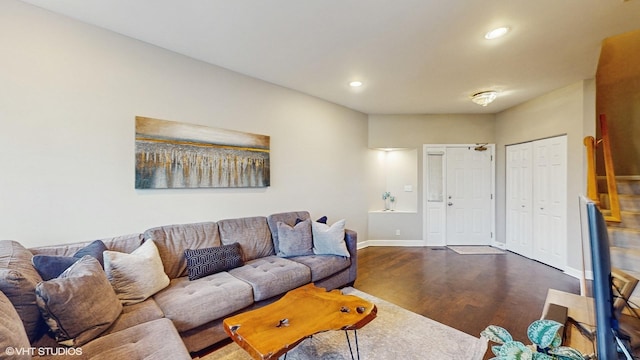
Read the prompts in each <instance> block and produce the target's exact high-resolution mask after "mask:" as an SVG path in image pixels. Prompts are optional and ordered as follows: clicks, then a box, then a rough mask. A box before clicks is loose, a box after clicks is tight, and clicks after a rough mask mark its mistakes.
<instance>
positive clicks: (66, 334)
mask: <svg viewBox="0 0 640 360" xmlns="http://www.w3.org/2000/svg"><path fill="white" fill-rule="evenodd" d="M36 296H37V302H38V306H39V308H40V311H41V312H42V316H43V317H44V319H45V321H46V322H47V324H48V325H49V327H50V328H51V330H52V331H53V333H54V334H55V337H56V340H57V341H58V342H59V343H60V344H62V345H66V346H82V345H83V344H85V343H86V342H88V341H91V340H92V339H94V338H96V337H97V336H98V335H100V334H101V333H102V332H104V331H105V330H107V329H108V328H109V327H110V326H111V324H113V322H114V321H116V319H117V318H118V316H120V313H121V312H122V305H121V304H120V301H119V300H118V297H117V296H116V293H115V292H114V291H113V288H112V287H111V284H110V283H109V280H107V276H106V275H105V273H104V271H103V270H102V266H100V263H99V262H98V260H96V259H95V258H94V257H91V256H89V255H87V256H84V257H83V258H82V259H80V260H78V261H77V262H76V263H74V264H73V265H71V266H70V267H69V268H68V269H67V270H65V271H64V272H63V273H62V274H60V276H59V277H57V278H55V279H51V280H48V281H43V282H41V283H39V284H38V286H36Z"/></svg>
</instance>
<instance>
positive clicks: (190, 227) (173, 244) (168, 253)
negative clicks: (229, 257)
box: [144, 222, 222, 279]
mask: <svg viewBox="0 0 640 360" xmlns="http://www.w3.org/2000/svg"><path fill="white" fill-rule="evenodd" d="M144 237H145V239H147V240H153V242H155V243H156V246H157V247H158V252H159V253H160V258H161V259H162V264H163V266H164V272H165V273H166V274H167V275H168V276H169V278H170V279H175V278H179V277H182V276H186V275H187V261H186V259H185V257H184V251H185V250H186V249H204V248H210V247H214V246H220V245H222V243H221V242H220V234H219V233H218V226H217V225H216V223H215V222H201V223H194V224H182V225H169V226H161V227H156V228H151V229H149V230H147V231H145V232H144Z"/></svg>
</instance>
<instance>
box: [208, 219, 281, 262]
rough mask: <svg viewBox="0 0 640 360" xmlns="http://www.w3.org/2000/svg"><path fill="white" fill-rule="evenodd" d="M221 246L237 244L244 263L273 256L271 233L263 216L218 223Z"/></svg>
mask: <svg viewBox="0 0 640 360" xmlns="http://www.w3.org/2000/svg"><path fill="white" fill-rule="evenodd" d="M218 229H219V230H220V239H221V240H222V244H224V245H231V244H233V243H236V242H237V243H239V244H240V248H242V256H243V260H244V262H247V261H250V260H253V259H258V258H262V257H265V256H269V255H275V252H274V249H273V241H272V240H271V231H269V226H268V225H267V218H266V217H264V216H255V217H246V218H239V219H226V220H220V221H218Z"/></svg>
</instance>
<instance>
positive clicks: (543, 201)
mask: <svg viewBox="0 0 640 360" xmlns="http://www.w3.org/2000/svg"><path fill="white" fill-rule="evenodd" d="M533 166H534V167H533V179H534V180H533V204H534V207H533V226H534V231H533V236H534V237H533V244H534V246H533V253H534V259H536V260H538V261H541V262H543V263H545V264H548V265H551V266H553V267H556V268H559V269H564V267H565V265H566V248H567V137H566V136H558V137H554V138H549V139H544V140H538V141H535V142H534V143H533Z"/></svg>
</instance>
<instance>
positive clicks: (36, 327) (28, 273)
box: [0, 240, 47, 351]
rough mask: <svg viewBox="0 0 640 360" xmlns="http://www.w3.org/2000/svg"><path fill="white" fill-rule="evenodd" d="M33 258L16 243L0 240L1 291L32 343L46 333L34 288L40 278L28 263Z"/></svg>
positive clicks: (29, 252)
mask: <svg viewBox="0 0 640 360" xmlns="http://www.w3.org/2000/svg"><path fill="white" fill-rule="evenodd" d="M32 257H33V254H31V251H29V250H27V249H25V248H24V246H22V245H21V244H20V243H18V242H17V241H12V240H0V291H2V292H3V293H4V294H5V295H6V296H7V298H9V300H10V301H11V303H12V304H13V306H14V307H15V309H16V311H17V312H18V314H19V315H20V319H22V323H23V324H24V328H25V330H26V331H27V336H28V337H29V340H30V341H31V342H35V341H36V340H38V339H39V338H40V337H41V336H42V334H44V333H45V332H46V331H47V325H46V324H45V323H44V321H43V320H42V316H40V311H39V310H38V305H36V292H35V289H36V285H38V283H39V282H41V281H42V278H41V277H40V274H38V272H37V271H36V269H35V268H34V267H33V265H32V264H31V258H32ZM0 351H1V350H0Z"/></svg>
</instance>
